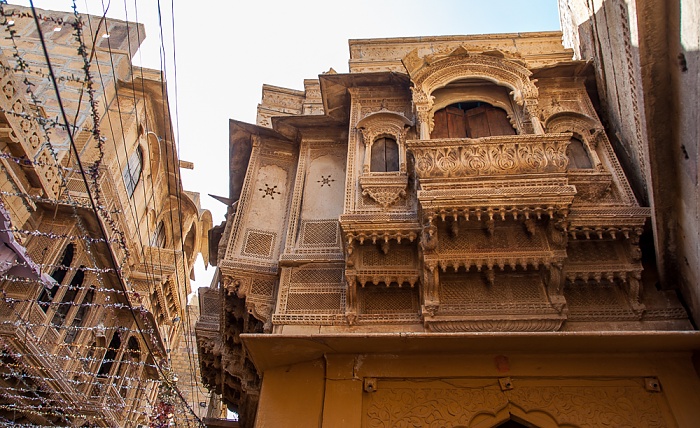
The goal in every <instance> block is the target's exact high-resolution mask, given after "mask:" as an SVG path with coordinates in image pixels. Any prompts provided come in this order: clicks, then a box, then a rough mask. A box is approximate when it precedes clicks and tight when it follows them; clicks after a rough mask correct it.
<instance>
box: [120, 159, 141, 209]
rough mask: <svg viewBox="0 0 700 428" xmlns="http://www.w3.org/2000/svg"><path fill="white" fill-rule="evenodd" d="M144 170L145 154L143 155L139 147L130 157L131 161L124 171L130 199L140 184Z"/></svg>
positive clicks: (123, 175) (123, 176)
mask: <svg viewBox="0 0 700 428" xmlns="http://www.w3.org/2000/svg"><path fill="white" fill-rule="evenodd" d="M142 168H143V154H142V153H141V148H140V147H137V148H136V150H134V152H133V153H132V154H131V156H129V161H128V162H127V163H126V165H125V166H124V170H123V171H122V178H123V179H124V185H125V186H126V193H127V194H128V195H129V197H131V196H132V195H133V194H134V190H135V189H136V185H137V184H139V179H140V178H141V169H142Z"/></svg>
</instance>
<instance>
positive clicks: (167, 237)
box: [0, 4, 211, 427]
mask: <svg viewBox="0 0 700 428" xmlns="http://www.w3.org/2000/svg"><path fill="white" fill-rule="evenodd" d="M0 9H2V17H1V18H0V19H2V23H1V24H0V25H1V27H0V31H2V33H3V37H2V38H0V39H1V41H0V50H1V51H2V54H0V87H2V88H3V90H2V91H1V93H0V155H1V156H0V158H1V159H0V163H1V164H2V165H1V166H0V189H1V192H0V199H1V201H0V217H1V218H2V223H3V230H2V232H0V235H1V236H2V238H1V239H2V240H3V243H4V244H5V245H1V246H2V249H0V253H1V256H0V258H1V265H2V266H1V267H0V270H1V271H2V274H3V275H2V280H1V281H0V289H1V290H2V299H0V354H1V359H2V362H1V363H0V372H2V376H0V391H1V394H0V424H2V425H3V426H5V425H15V424H17V425H21V426H45V425H46V426H48V425H57V426H91V427H92V426H100V427H116V426H120V427H136V426H145V425H147V424H149V422H150V416H151V412H152V410H153V409H154V407H155V405H156V397H157V393H158V385H159V383H160V379H161V376H160V374H159V368H166V369H169V370H172V371H173V372H174V373H175V376H177V374H178V371H180V370H187V372H188V373H189V372H190V370H189V368H190V362H183V363H182V364H180V362H179V361H177V359H170V357H169V355H168V354H169V352H170V348H172V350H173V351H175V350H177V349H178V348H179V346H180V345H181V343H182V342H187V340H188V338H185V337H184V336H185V334H187V335H189V334H191V332H190V331H187V330H188V326H189V322H188V321H189V320H188V318H187V313H186V312H187V311H186V307H185V305H186V304H187V301H186V298H187V297H186V296H187V295H188V293H189V292H190V291H191V290H190V274H191V272H192V268H193V265H194V261H195V258H196V257H197V254H198V253H199V249H200V248H202V247H204V248H206V247H207V231H208V229H209V228H211V214H210V213H209V212H208V211H204V210H201V209H200V208H199V195H198V194H194V193H189V192H185V191H183V190H182V183H181V182H180V176H179V172H178V168H179V164H178V159H177V154H176V152H177V150H176V147H177V146H176V144H175V143H174V141H173V136H172V125H171V123H170V117H169V115H167V114H165V112H166V111H167V100H166V99H165V95H164V94H165V92H164V91H165V88H164V82H163V80H162V74H161V72H160V71H157V70H149V69H141V68H138V67H132V66H131V54H133V53H135V51H136V50H137V49H138V46H136V45H135V44H134V45H130V43H134V42H135V41H136V40H138V39H139V38H138V37H137V32H140V33H141V34H143V31H144V28H143V26H141V25H138V24H136V25H134V24H133V23H132V24H127V23H126V22H123V21H116V20H111V19H107V20H105V21H104V22H101V25H103V27H102V28H103V30H102V31H105V32H108V33H110V34H111V36H110V37H111V38H109V44H110V45H109V46H108V42H107V38H104V37H103V38H100V37H98V35H94V34H92V33H90V34H85V35H84V38H83V40H88V41H89V40H94V41H95V43H94V44H93V43H92V42H88V44H89V46H82V49H81V44H80V43H79V41H78V39H77V38H76V35H75V34H76V33H75V31H76V25H74V23H75V22H76V17H75V16H74V15H73V14H72V13H64V12H52V11H45V10H41V9H37V14H38V19H39V22H40V23H41V25H40V26H39V28H37V25H36V23H35V21H34V19H33V15H32V12H31V10H30V9H28V8H24V7H20V6H9V5H6V4H5V5H0ZM82 19H83V20H87V19H88V17H87V16H82ZM90 19H92V20H93V22H97V21H99V20H100V17H94V16H92V17H90ZM81 28H82V29H83V30H85V31H87V30H86V28H87V27H86V26H83V27H81ZM40 32H41V34H42V35H43V36H44V37H45V42H46V46H47V49H48V51H49V55H50V58H51V61H52V64H53V69H54V72H55V73H56V76H57V82H58V86H59V93H60V95H61V97H60V98H61V100H62V102H63V103H64V108H65V109H66V110H67V112H66V113H67V115H68V117H69V118H70V121H71V122H70V124H71V128H68V127H66V126H65V125H64V122H63V121H62V119H61V117H62V116H61V110H60V108H59V105H58V99H57V96H56V93H55V92H54V88H53V86H52V84H51V79H49V78H48V76H46V75H45V74H44V73H46V70H47V63H46V59H45V56H44V54H43V52H42V45H41V42H40V39H39V35H40ZM81 52H85V53H86V55H90V53H92V54H93V55H94V56H93V57H88V58H90V62H91V66H92V70H93V74H92V79H94V80H93V81H92V82H90V84H92V85H93V86H92V93H91V94H90V95H91V96H92V97H94V98H95V100H99V101H95V102H91V101H90V99H89V98H91V97H90V96H88V92H89V91H88V89H87V88H88V82H87V80H88V79H87V78H86V77H85V73H84V67H85V63H84V59H83V58H82V57H81ZM130 52H131V54H130ZM22 61H24V62H22ZM98 65H99V66H100V67H102V69H101V73H99V74H98V73H97V72H96V71H95V70H96V67H97V66H98ZM112 67H113V68H112ZM98 75H99V78H98V77H96V76H98ZM73 120H75V122H73ZM95 122H97V123H95ZM66 129H71V133H72V134H73V137H74V138H73V143H74V146H73V147H72V146H71V141H70V139H69V134H68V132H66ZM78 160H80V162H81V163H82V167H83V168H84V171H85V174H84V175H83V174H81V171H80V167H79V165H78ZM127 165H128V166H127ZM93 201H94V203H95V205H94V206H93V205H92V204H91V202H93ZM101 230H102V231H104V233H106V235H103V232H102V231H101ZM115 262H116V265H115ZM180 321H182V322H180ZM183 347H185V348H186V346H184V345H183ZM195 358H196V355H195ZM184 393H185V395H187V399H189V400H193V401H194V400H195V399H194V398H193V395H194V391H192V390H190V391H185V392H184ZM193 404H194V405H195V406H196V402H195V403H190V406H192V405H193ZM181 420H182V419H181Z"/></svg>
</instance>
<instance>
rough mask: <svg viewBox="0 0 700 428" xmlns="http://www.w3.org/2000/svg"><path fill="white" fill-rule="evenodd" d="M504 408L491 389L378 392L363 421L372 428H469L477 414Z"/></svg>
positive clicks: (503, 400)
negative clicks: (461, 427)
mask: <svg viewBox="0 0 700 428" xmlns="http://www.w3.org/2000/svg"><path fill="white" fill-rule="evenodd" d="M380 386H381V384H380ZM507 405H508V400H507V399H506V397H505V396H504V395H503V393H502V392H501V391H500V390H497V389H495V388H494V389H486V388H484V389H481V388H479V389H437V388H420V389H418V388H415V389H414V388H405V389H404V388H400V389H399V388H396V389H390V390H386V391H383V390H381V389H380V390H379V391H378V392H376V393H373V395H372V402H371V404H370V405H369V406H368V408H367V412H366V418H367V419H366V420H367V426H368V427H372V428H380V427H382V428H383V427H387V428H389V427H412V426H426V427H449V426H459V425H462V426H469V424H470V422H471V420H472V419H473V418H474V416H476V415H477V414H479V413H490V414H495V413H496V412H498V411H499V410H500V409H502V408H504V407H505V406H507Z"/></svg>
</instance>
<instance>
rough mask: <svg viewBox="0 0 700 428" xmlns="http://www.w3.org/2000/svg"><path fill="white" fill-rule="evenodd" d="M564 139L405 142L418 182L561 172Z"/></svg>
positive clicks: (564, 168)
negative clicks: (437, 178) (439, 178)
mask: <svg viewBox="0 0 700 428" xmlns="http://www.w3.org/2000/svg"><path fill="white" fill-rule="evenodd" d="M568 144H569V143H568V136H567V135H566V134H563V135H549V136H547V137H535V136H527V137H485V138H478V139H463V140H450V139H440V140H429V141H427V142H425V141H409V142H408V147H409V150H410V151H411V152H412V153H413V154H414V156H415V158H416V172H417V173H418V176H419V177H421V178H433V177H469V176H479V175H496V174H499V175H509V174H533V173H545V172H551V173H556V172H564V171H565V170H566V166H567V164H568V158H567V156H566V147H567V146H568Z"/></svg>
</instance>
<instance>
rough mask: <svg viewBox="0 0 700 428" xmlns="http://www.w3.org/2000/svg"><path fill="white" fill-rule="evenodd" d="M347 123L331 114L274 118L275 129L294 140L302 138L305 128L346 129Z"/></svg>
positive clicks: (273, 125)
mask: <svg viewBox="0 0 700 428" xmlns="http://www.w3.org/2000/svg"><path fill="white" fill-rule="evenodd" d="M346 123H347V122H345V121H343V120H339V119H337V118H334V117H332V116H329V115H299V116H275V117H273V118H272V127H273V128H274V129H275V131H277V132H279V133H280V134H282V135H284V136H285V137H287V138H288V139H290V140H293V141H298V140H299V139H301V138H302V136H303V134H304V131H305V130H308V129H314V130H315V129H326V130H329V129H331V128H334V127H342V128H343V129H345V124H346Z"/></svg>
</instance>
